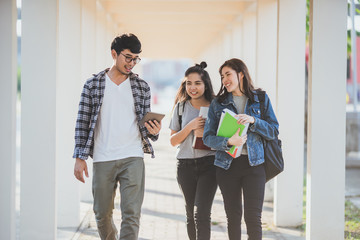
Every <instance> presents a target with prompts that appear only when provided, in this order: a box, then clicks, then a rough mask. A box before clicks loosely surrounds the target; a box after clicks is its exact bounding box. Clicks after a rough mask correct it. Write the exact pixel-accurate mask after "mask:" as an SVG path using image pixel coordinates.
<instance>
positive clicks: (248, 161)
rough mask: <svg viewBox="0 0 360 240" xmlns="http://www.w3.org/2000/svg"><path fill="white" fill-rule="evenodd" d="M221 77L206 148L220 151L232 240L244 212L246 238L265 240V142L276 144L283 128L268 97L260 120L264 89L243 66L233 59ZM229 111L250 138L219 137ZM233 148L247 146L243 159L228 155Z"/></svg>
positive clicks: (219, 167) (221, 184) (217, 163)
mask: <svg viewBox="0 0 360 240" xmlns="http://www.w3.org/2000/svg"><path fill="white" fill-rule="evenodd" d="M219 73H220V76H221V88H220V91H219V93H218V94H217V96H216V98H215V99H214V100H213V101H212V103H211V105H210V108H209V113H208V120H207V122H206V125H205V130H204V135H203V139H204V143H205V144H206V145H208V146H209V147H211V148H213V149H216V155H215V162H214V164H215V166H216V167H217V168H216V179H217V181H218V184H219V187H220V190H221V193H222V195H223V199H224V207H225V212H226V216H227V220H228V235H229V239H230V240H239V239H241V217H242V213H243V212H244V218H245V223H246V227H247V234H248V236H249V238H248V239H251V240H261V239H262V228H261V213H262V206H263V202H264V190H265V182H266V176H265V169H264V166H263V163H264V146H263V141H262V139H267V140H271V139H274V138H275V137H276V136H277V135H278V133H279V132H278V127H279V124H278V122H277V119H276V117H275V114H274V111H273V108H272V106H271V102H270V99H269V97H268V96H267V95H266V94H265V101H264V106H265V112H264V113H263V116H264V119H262V118H260V116H261V115H260V114H261V113H260V101H259V93H260V92H259V91H260V89H255V88H254V86H253V83H252V81H251V78H250V74H249V71H248V69H247V67H246V65H245V63H244V62H243V61H241V60H240V59H236V58H233V59H230V60H228V61H226V62H225V63H224V64H223V65H222V66H221V67H220V69H219ZM226 108H227V109H229V110H231V111H233V112H234V113H236V115H235V117H236V118H237V119H238V121H237V122H238V123H240V124H246V123H248V124H249V127H248V130H247V134H246V135H243V136H239V131H237V132H236V133H235V134H234V135H233V136H232V137H229V138H226V137H220V136H217V129H218V125H219V121H220V117H221V113H222V111H223V110H224V109H226ZM232 146H243V148H242V152H241V155H240V156H239V157H236V158H233V157H232V156H231V155H229V154H228V153H226V151H229V150H230V148H231V147H232ZM242 198H243V199H244V211H243V208H242Z"/></svg>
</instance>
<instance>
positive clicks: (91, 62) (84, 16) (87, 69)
mask: <svg viewBox="0 0 360 240" xmlns="http://www.w3.org/2000/svg"><path fill="white" fill-rule="evenodd" d="M95 26H96V0H82V8H81V79H79V80H78V81H76V83H77V84H78V92H77V93H76V96H77V101H78V102H79V101H80V93H81V90H82V86H83V85H84V83H85V81H86V79H88V78H90V77H91V76H92V74H94V73H96V71H97V69H96V52H95V51H94V49H96V27H95ZM87 167H88V172H89V178H87V179H85V184H80V183H79V184H80V186H81V187H80V190H81V191H80V192H81V193H80V197H81V201H86V202H92V201H93V196H92V190H91V179H92V160H91V159H88V161H87Z"/></svg>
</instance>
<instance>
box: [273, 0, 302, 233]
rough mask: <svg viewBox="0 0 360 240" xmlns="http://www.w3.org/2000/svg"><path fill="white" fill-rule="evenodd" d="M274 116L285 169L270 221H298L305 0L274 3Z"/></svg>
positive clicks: (293, 223) (287, 223)
mask: <svg viewBox="0 0 360 240" xmlns="http://www.w3.org/2000/svg"><path fill="white" fill-rule="evenodd" d="M278 14H279V17H278V28H279V30H278V66H277V79H278V84H277V118H278V120H279V123H280V138H281V140H282V141H283V143H284V145H283V146H284V147H283V155H284V158H285V171H284V172H283V173H281V174H280V175H279V176H278V178H277V179H275V184H274V185H275V188H274V193H275V194H274V222H275V224H276V225H277V226H298V225H301V223H302V212H303V210H302V209H303V176H304V171H303V169H304V104H305V58H304V53H305V24H304V23H305V16H306V2H305V0H279V2H278Z"/></svg>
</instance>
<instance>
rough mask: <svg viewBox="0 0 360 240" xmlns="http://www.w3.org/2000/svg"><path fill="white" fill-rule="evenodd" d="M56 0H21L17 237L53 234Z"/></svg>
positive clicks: (37, 237) (54, 236)
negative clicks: (18, 220)
mask: <svg viewBox="0 0 360 240" xmlns="http://www.w3.org/2000/svg"><path fill="white" fill-rule="evenodd" d="M57 16H58V1H57V0H33V1H23V2H22V87H21V91H22V95H21V102H22V107H21V116H22V120H21V200H20V205H21V214H20V238H21V239H38V240H41V239H44V240H48V239H55V238H56V225H57V223H56V209H57V206H56V83H57V72H58V71H57V58H58V55H57V53H58V44H57V41H58V18H57Z"/></svg>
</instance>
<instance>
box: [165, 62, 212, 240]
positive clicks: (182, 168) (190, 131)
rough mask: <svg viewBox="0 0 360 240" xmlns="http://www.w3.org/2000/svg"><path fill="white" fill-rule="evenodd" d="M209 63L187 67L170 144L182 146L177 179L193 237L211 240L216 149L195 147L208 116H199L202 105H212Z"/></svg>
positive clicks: (192, 238) (200, 239) (196, 239)
mask: <svg viewBox="0 0 360 240" xmlns="http://www.w3.org/2000/svg"><path fill="white" fill-rule="evenodd" d="M206 66H207V64H206V63H205V62H201V63H200V65H198V64H196V65H195V66H192V67H190V68H189V69H188V70H186V72H185V78H184V80H183V81H182V83H181V86H180V87H179V89H178V92H177V95H176V97H175V106H176V107H175V109H174V113H173V117H172V119H171V122H170V129H171V137H170V143H171V145H173V146H176V145H179V147H178V151H177V154H176V158H177V159H178V164H177V181H178V184H179V187H180V189H181V191H182V193H183V195H184V199H185V208H186V225H187V233H188V236H189V239H190V240H209V239H210V213H211V206H212V203H213V200H214V196H215V192H216V189H217V183H216V167H215V166H214V159H215V156H214V155H215V151H212V150H210V149H209V148H207V147H206V146H204V147H206V148H207V149H198V148H193V140H194V136H196V137H199V138H200V137H202V135H203V131H204V125H205V118H202V117H199V112H200V107H209V105H210V102H211V100H212V99H213V98H214V91H213V88H212V85H211V80H210V77H209V74H208V73H207V71H205V69H204V68H206ZM181 110H183V113H182V117H181V121H180V118H179V114H180V111H181Z"/></svg>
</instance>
